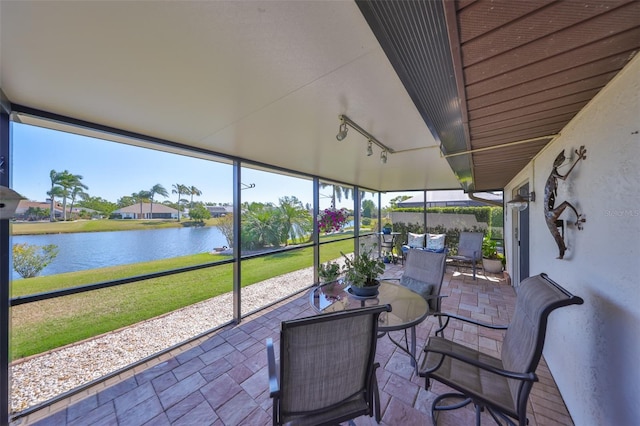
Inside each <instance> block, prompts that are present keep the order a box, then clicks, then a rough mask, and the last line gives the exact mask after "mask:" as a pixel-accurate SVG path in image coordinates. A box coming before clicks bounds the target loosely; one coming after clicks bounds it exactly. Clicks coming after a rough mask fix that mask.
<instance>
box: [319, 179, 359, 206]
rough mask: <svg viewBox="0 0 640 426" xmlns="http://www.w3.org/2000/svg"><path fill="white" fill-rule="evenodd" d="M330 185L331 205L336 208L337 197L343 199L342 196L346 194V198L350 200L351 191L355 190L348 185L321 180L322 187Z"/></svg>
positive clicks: (339, 199)
mask: <svg viewBox="0 0 640 426" xmlns="http://www.w3.org/2000/svg"><path fill="white" fill-rule="evenodd" d="M329 186H330V187H331V189H332V194H331V207H332V208H334V209H335V208H336V199H337V200H338V201H342V196H343V195H344V198H345V199H347V200H348V199H349V197H350V196H351V192H353V189H352V188H350V187H347V186H340V185H334V184H332V183H322V182H320V188H327V187H329Z"/></svg>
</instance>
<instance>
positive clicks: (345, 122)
mask: <svg viewBox="0 0 640 426" xmlns="http://www.w3.org/2000/svg"><path fill="white" fill-rule="evenodd" d="M338 118H339V119H340V127H338V134H337V135H336V139H338V140H339V141H342V140H344V138H346V137H347V130H348V129H347V126H349V127H351V128H352V129H353V130H355V131H356V132H358V133H360V134H361V135H362V136H364V137H365V138H367V141H368V144H367V157H370V156H372V155H373V145H376V146H377V147H378V148H380V149H381V150H382V153H381V154H380V161H381V162H382V164H386V163H387V156H388V154H393V153H394V152H396V151H394V150H393V149H391V148H389V147H387V146H386V145H385V144H383V143H382V142H380V141H379V140H378V139H376V138H375V137H373V136H372V135H370V134H369V133H368V132H367V131H366V130H364V129H363V128H362V127H360V126H359V125H358V124H357V123H355V122H354V121H353V120H351V119H350V118H349V117H347V116H346V115H343V114H340V115H339V116H338Z"/></svg>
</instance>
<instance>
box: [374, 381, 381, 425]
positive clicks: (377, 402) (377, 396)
mask: <svg viewBox="0 0 640 426" xmlns="http://www.w3.org/2000/svg"><path fill="white" fill-rule="evenodd" d="M373 410H374V415H375V419H376V423H380V419H381V416H380V391H379V390H378V379H377V378H376V376H375V374H374V376H373Z"/></svg>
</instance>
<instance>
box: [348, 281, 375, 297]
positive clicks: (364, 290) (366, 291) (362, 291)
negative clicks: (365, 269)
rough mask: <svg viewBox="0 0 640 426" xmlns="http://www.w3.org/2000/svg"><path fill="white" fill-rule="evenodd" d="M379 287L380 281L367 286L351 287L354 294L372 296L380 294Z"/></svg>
mask: <svg viewBox="0 0 640 426" xmlns="http://www.w3.org/2000/svg"><path fill="white" fill-rule="evenodd" d="M378 287H380V283H378V284H376V285H369V286H365V287H356V286H351V287H350V288H351V293H353V295H354V296H359V297H372V296H377V295H378Z"/></svg>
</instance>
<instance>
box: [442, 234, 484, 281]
mask: <svg viewBox="0 0 640 426" xmlns="http://www.w3.org/2000/svg"><path fill="white" fill-rule="evenodd" d="M483 238H484V233H482V232H461V233H460V239H459V240H458V252H457V254H455V255H451V256H449V259H451V260H453V261H455V263H456V264H457V265H458V266H460V264H463V263H469V264H471V269H472V271H473V279H474V280H475V279H476V269H477V267H478V262H479V261H481V260H482V239H483Z"/></svg>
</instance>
